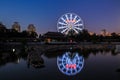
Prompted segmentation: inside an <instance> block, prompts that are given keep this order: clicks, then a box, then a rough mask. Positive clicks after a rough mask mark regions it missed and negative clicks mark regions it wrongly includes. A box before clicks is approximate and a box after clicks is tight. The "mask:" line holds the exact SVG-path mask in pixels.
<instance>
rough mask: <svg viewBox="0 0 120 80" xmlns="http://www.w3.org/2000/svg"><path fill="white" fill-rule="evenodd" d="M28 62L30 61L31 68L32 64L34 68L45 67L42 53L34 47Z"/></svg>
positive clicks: (29, 54)
mask: <svg viewBox="0 0 120 80" xmlns="http://www.w3.org/2000/svg"><path fill="white" fill-rule="evenodd" d="M27 63H28V68H30V65H31V66H32V67H34V68H42V67H44V60H43V58H42V57H41V54H40V53H39V52H38V51H37V50H34V49H32V51H30V52H29V53H28V56H27Z"/></svg>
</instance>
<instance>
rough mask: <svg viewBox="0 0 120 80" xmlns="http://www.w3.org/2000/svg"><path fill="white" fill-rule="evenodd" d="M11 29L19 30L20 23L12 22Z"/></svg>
mask: <svg viewBox="0 0 120 80" xmlns="http://www.w3.org/2000/svg"><path fill="white" fill-rule="evenodd" d="M12 29H14V30H16V31H18V32H20V24H19V23H18V22H14V24H13V25H12Z"/></svg>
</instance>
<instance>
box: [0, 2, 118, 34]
mask: <svg viewBox="0 0 120 80" xmlns="http://www.w3.org/2000/svg"><path fill="white" fill-rule="evenodd" d="M65 13H76V14H77V15H79V16H80V17H81V18H82V20H83V22H84V26H85V28H86V29H87V30H88V31H91V32H95V33H100V31H101V30H102V29H106V30H107V31H108V32H116V33H119V32H120V0H0V22H2V23H3V24H4V25H5V26H6V27H7V28H11V26H12V25H13V23H14V22H19V24H20V25H21V29H22V30H26V29H27V27H28V25H29V24H34V25H35V27H36V30H37V33H38V34H43V33H46V32H48V31H55V32H57V22H58V19H59V18H60V17H61V16H62V15H63V14H65Z"/></svg>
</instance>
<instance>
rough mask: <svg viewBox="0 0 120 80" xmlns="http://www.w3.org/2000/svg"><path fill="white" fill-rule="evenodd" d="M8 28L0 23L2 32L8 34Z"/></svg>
mask: <svg viewBox="0 0 120 80" xmlns="http://www.w3.org/2000/svg"><path fill="white" fill-rule="evenodd" d="M6 30H7V29H6V27H5V25H3V24H2V23H1V22H0V32H6Z"/></svg>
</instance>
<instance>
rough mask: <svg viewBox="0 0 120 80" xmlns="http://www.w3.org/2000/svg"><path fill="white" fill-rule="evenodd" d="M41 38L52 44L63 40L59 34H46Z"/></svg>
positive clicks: (62, 35) (63, 37)
mask: <svg viewBox="0 0 120 80" xmlns="http://www.w3.org/2000/svg"><path fill="white" fill-rule="evenodd" d="M43 38H44V40H45V41H47V42H54V41H62V40H64V39H65V36H64V34H62V33H60V32H47V33H45V34H44V35H43Z"/></svg>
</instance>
